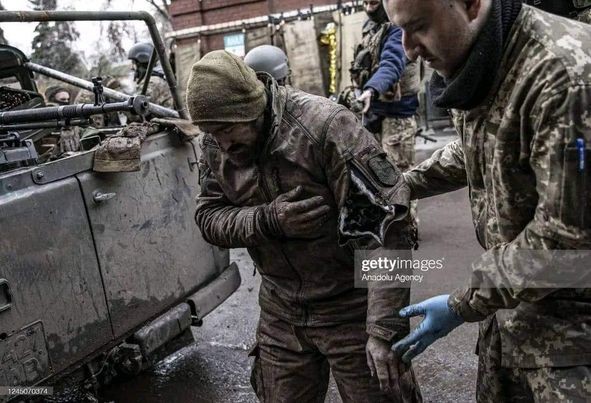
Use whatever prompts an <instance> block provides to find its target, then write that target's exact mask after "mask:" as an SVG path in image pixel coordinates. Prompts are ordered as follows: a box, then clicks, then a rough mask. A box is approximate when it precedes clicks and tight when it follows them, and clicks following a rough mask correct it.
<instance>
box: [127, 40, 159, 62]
mask: <svg viewBox="0 0 591 403" xmlns="http://www.w3.org/2000/svg"><path fill="white" fill-rule="evenodd" d="M153 51H154V45H152V44H151V43H150V42H142V43H136V44H135V45H133V46H132V47H131V49H129V52H127V58H128V59H130V60H134V61H135V62H137V63H140V64H148V62H149V61H150V57H151V56H152V52H153Z"/></svg>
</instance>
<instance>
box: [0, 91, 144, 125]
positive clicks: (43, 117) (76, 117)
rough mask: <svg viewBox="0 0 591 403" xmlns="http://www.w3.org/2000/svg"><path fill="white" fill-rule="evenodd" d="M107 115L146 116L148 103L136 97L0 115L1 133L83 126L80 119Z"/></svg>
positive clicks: (139, 96)
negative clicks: (118, 100) (111, 113)
mask: <svg viewBox="0 0 591 403" xmlns="http://www.w3.org/2000/svg"><path fill="white" fill-rule="evenodd" d="M109 112H129V113H132V114H134V115H139V116H145V115H146V114H147V113H148V99H147V98H146V97H145V96H142V95H138V96H135V97H130V98H129V99H128V100H127V101H123V102H113V103H104V104H100V105H93V104H76V105H62V106H50V107H46V108H35V109H25V110H20V111H8V112H0V130H1V131H9V130H29V129H39V128H47V127H56V128H59V127H66V126H72V125H73V124H75V123H79V124H80V123H82V120H81V119H85V118H88V117H90V116H92V115H100V114H104V113H109Z"/></svg>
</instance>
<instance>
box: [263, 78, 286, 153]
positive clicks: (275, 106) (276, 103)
mask: <svg viewBox="0 0 591 403" xmlns="http://www.w3.org/2000/svg"><path fill="white" fill-rule="evenodd" d="M257 77H258V79H259V80H260V81H262V82H263V84H265V91H266V93H267V107H266V108H265V123H264V125H263V130H262V133H261V136H260V138H259V145H258V146H257V155H260V154H261V153H262V152H263V150H264V149H265V146H266V145H267V144H268V143H269V142H271V141H272V140H273V138H274V137H275V136H276V135H277V132H278V131H279V127H280V126H281V119H282V118H283V111H284V110H285V104H286V102H287V89H286V87H284V86H280V85H279V84H277V81H276V80H275V79H273V77H271V75H269V74H268V73H263V72H259V73H257Z"/></svg>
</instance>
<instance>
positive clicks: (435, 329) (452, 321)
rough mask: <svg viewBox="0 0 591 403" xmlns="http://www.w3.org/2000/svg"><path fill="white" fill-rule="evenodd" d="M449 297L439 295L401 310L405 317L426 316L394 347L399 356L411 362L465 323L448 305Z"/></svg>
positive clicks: (402, 315) (401, 314)
mask: <svg viewBox="0 0 591 403" xmlns="http://www.w3.org/2000/svg"><path fill="white" fill-rule="evenodd" d="M448 299H449V295H438V296H437V297H433V298H429V299H427V300H425V301H423V302H420V303H418V304H415V305H409V306H407V307H406V308H403V309H401V310H400V316H401V317H403V318H410V317H413V316H419V315H421V316H424V317H425V319H423V320H422V321H421V323H419V325H418V326H417V327H416V328H415V329H414V330H413V331H412V332H411V333H410V334H409V335H408V336H406V337H405V338H404V339H402V340H400V341H399V342H398V343H396V344H394V346H393V347H392V350H394V352H395V353H396V354H397V355H398V356H399V357H400V356H402V361H404V362H406V363H410V361H411V360H412V359H413V358H415V357H416V356H417V355H419V354H421V353H422V352H423V351H425V349H426V348H427V347H429V346H430V345H431V344H432V343H433V342H434V341H435V340H437V339H439V338H441V337H444V336H446V335H447V334H448V333H449V332H451V331H452V330H454V329H455V328H456V327H458V326H460V325H461V324H462V323H464V320H463V319H462V318H461V317H460V316H459V315H457V314H456V313H455V312H454V311H452V310H451V308H450V307H449V305H447V301H448Z"/></svg>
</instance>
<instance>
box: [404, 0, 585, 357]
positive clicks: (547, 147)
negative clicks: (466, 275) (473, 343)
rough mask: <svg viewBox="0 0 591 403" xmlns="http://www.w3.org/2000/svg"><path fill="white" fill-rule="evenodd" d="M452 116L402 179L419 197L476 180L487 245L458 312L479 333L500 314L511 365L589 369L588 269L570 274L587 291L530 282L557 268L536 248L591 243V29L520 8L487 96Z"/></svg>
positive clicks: (474, 201)
mask: <svg viewBox="0 0 591 403" xmlns="http://www.w3.org/2000/svg"><path fill="white" fill-rule="evenodd" d="M453 120H454V125H455V126H456V129H457V131H458V134H459V136H460V138H459V139H458V140H456V141H453V142H451V143H449V144H448V145H447V146H446V147H445V148H443V149H441V150H438V151H437V152H435V154H434V155H433V156H432V157H431V158H430V159H429V160H427V161H425V162H424V163H422V164H420V165H419V166H417V167H416V168H415V169H413V170H411V171H410V172H408V173H407V174H405V179H406V180H407V182H408V183H409V185H410V187H411V191H412V196H413V198H415V197H416V198H422V197H428V196H433V195H436V194H440V193H443V192H447V191H451V190H455V189H459V188H461V187H464V186H466V185H467V186H468V187H469V191H470V202H471V207H472V217H473V222H474V227H475V229H476V234H477V237H478V240H479V241H480V244H481V245H482V246H483V247H484V248H485V249H486V252H485V253H484V254H483V255H482V257H480V258H479V259H478V260H477V261H475V262H474V263H473V264H472V276H471V281H470V283H469V285H468V286H466V287H461V288H459V289H457V290H456V291H455V292H454V293H453V294H452V299H451V306H452V308H453V309H454V310H455V311H457V312H458V313H459V314H460V315H461V316H462V317H463V318H464V319H465V320H467V321H480V320H483V319H485V318H487V317H488V318H487V320H486V321H484V322H483V323H482V324H481V331H485V329H486V327H487V326H488V325H489V324H490V321H491V318H492V315H495V316H496V319H497V321H498V323H499V331H500V335H501V345H502V365H503V366H505V367H522V368H535V367H544V366H571V365H589V364H591V331H590V329H591V289H590V288H588V285H589V281H588V276H589V269H588V266H587V268H586V269H581V270H577V271H575V272H569V273H568V275H570V276H575V277H573V278H572V279H570V280H569V279H566V278H565V279H563V280H564V281H565V282H566V281H569V283H572V284H573V286H578V287H582V288H579V289H572V288H560V287H558V289H557V288H553V287H547V288H538V287H530V286H529V285H530V284H532V281H533V279H537V280H539V279H545V278H556V276H555V273H554V271H555V270H559V268H558V267H557V266H556V265H555V264H548V262H547V261H544V258H543V257H544V256H546V255H547V253H542V252H536V253H531V252H530V251H547V250H566V249H577V250H590V249H591V26H589V25H585V24H582V23H577V22H572V21H569V20H567V19H565V18H561V17H557V16H553V15H551V14H548V13H544V12H541V11H539V10H537V9H534V8H532V7H529V6H523V9H522V11H521V13H520V14H519V16H518V18H517V20H516V21H515V24H514V26H513V28H512V31H511V33H510V36H509V39H508V43H507V45H506V47H505V49H504V55H503V61H502V63H501V66H500V68H499V70H498V75H497V77H496V82H495V84H494V86H493V90H492V91H491V94H490V95H489V97H488V98H487V100H486V101H485V102H484V103H483V104H482V106H480V107H477V108H475V109H473V110H470V111H465V112H461V111H454V119H453ZM577 141H579V142H581V141H582V142H583V143H584V144H585V145H586V151H585V152H584V153H583V154H584V155H585V156H586V157H585V158H586V161H584V160H583V169H581V156H582V154H581V152H580V150H579V149H577ZM540 257H542V258H540ZM564 269H565V268H564V267H563V268H561V270H564ZM585 276H587V281H586V282H584V281H583V279H584V277H585ZM489 281H490V282H489ZM487 282H488V283H487ZM486 283H487V285H484V286H479V284H486ZM537 284H539V282H538V283H537ZM491 285H497V286H498V287H496V288H495V287H491Z"/></svg>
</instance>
